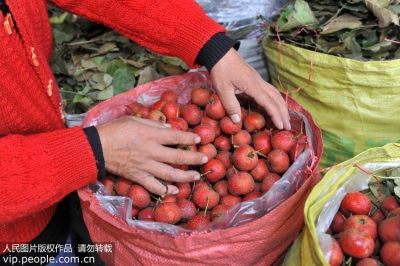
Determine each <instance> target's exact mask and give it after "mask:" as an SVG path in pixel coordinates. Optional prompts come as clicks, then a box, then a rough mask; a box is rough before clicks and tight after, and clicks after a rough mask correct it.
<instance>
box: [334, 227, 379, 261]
mask: <svg viewBox="0 0 400 266" xmlns="http://www.w3.org/2000/svg"><path fill="white" fill-rule="evenodd" d="M338 242H339V245H340V247H341V249H342V251H343V252H344V253H345V254H347V255H349V256H352V257H355V258H358V259H363V258H368V257H369V256H371V255H372V253H373V252H374V248H375V243H374V240H373V239H372V237H370V236H369V235H368V234H366V233H364V232H361V231H358V230H357V229H354V228H349V229H346V230H343V231H342V232H341V233H339V239H338Z"/></svg>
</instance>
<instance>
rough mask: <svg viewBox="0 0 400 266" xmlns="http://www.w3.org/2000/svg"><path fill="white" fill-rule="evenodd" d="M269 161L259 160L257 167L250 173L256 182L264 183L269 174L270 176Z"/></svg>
mask: <svg viewBox="0 0 400 266" xmlns="http://www.w3.org/2000/svg"><path fill="white" fill-rule="evenodd" d="M269 172H270V171H269V167H268V163H267V160H265V159H259V160H258V161H257V165H256V167H254V168H253V169H252V170H250V171H249V174H250V175H251V176H252V177H253V179H254V181H255V182H262V181H263V180H264V178H265V176H266V175H267V174H269Z"/></svg>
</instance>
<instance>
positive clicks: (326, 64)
mask: <svg viewBox="0 0 400 266" xmlns="http://www.w3.org/2000/svg"><path fill="white" fill-rule="evenodd" d="M263 48H264V52H265V54H266V56H267V60H268V70H269V75H270V78H271V82H272V84H273V85H274V86H276V87H277V88H278V89H279V90H280V91H282V92H286V91H287V90H288V91H294V90H297V89H298V88H300V89H299V90H298V91H297V92H293V93H291V94H290V96H291V97H292V98H294V99H295V100H296V101H297V102H299V103H300V104H301V106H303V108H304V109H306V110H307V111H308V112H310V113H311V115H312V116H313V118H314V120H315V121H316V123H317V124H318V126H319V127H320V128H321V130H322V134H323V141H324V153H323V155H322V158H321V161H320V167H321V168H324V167H329V166H332V165H334V164H338V163H340V162H343V161H345V160H348V159H350V158H352V157H354V156H355V155H357V154H359V153H360V152H362V151H364V150H366V149H369V148H372V147H381V146H383V145H385V144H387V143H394V142H398V141H399V139H400V134H399V130H398V125H399V124H400V116H399V107H400V97H399V95H400V60H392V61H379V62H378V61H369V62H361V61H357V60H353V59H346V58H342V57H338V56H334V55H327V54H323V53H319V52H314V51H311V50H306V49H303V48H299V47H296V46H294V45H290V44H287V43H281V42H277V41H273V40H271V39H270V38H268V37H267V36H266V37H265V38H264V40H263Z"/></svg>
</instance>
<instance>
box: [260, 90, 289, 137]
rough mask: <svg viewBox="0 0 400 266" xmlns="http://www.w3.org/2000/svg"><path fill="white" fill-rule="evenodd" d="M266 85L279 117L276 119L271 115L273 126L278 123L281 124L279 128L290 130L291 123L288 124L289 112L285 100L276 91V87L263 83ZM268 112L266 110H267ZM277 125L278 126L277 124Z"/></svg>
mask: <svg viewBox="0 0 400 266" xmlns="http://www.w3.org/2000/svg"><path fill="white" fill-rule="evenodd" d="M264 85H265V86H266V87H269V88H268V90H267V91H268V92H269V94H270V97H271V99H272V101H273V102H274V103H275V104H276V107H277V109H275V110H277V111H278V114H279V117H280V118H279V119H277V118H276V117H275V116H274V115H271V119H272V121H273V122H274V124H275V126H277V125H278V123H279V124H280V126H281V129H282V128H283V129H286V130H290V129H291V124H290V116H289V112H288V107H287V105H286V102H285V100H284V99H283V97H282V94H281V93H280V92H279V91H278V89H276V88H275V87H273V86H272V85H270V84H264ZM267 112H268V110H267ZM271 112H273V111H271ZM274 119H275V120H274ZM277 127H278V126H277Z"/></svg>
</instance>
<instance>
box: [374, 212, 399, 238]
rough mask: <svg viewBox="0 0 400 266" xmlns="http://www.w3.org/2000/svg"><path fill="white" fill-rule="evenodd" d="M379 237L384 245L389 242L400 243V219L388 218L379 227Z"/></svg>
mask: <svg viewBox="0 0 400 266" xmlns="http://www.w3.org/2000/svg"><path fill="white" fill-rule="evenodd" d="M378 236H379V239H380V240H381V242H382V243H383V244H384V243H386V242H389V241H399V242H400V218H399V217H391V218H386V219H384V220H383V221H382V222H380V223H379V225H378Z"/></svg>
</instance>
